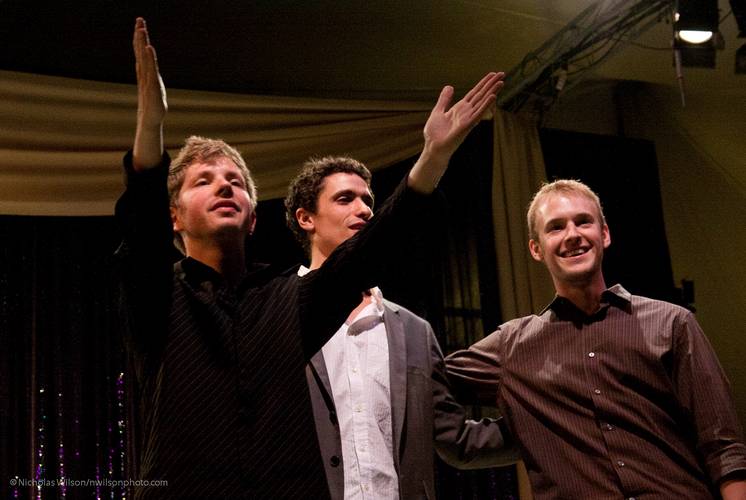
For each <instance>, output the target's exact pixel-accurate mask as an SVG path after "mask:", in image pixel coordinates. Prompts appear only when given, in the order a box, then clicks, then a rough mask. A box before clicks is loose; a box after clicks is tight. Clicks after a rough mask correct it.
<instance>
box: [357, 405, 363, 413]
mask: <svg viewBox="0 0 746 500" xmlns="http://www.w3.org/2000/svg"><path fill="white" fill-rule="evenodd" d="M355 411H356V412H357V413H360V412H361V411H363V406H362V405H357V406H355Z"/></svg>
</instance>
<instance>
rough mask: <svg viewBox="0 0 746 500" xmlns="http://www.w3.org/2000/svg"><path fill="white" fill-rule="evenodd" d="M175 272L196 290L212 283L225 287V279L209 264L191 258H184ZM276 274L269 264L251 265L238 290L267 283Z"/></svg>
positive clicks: (176, 265) (175, 267)
mask: <svg viewBox="0 0 746 500" xmlns="http://www.w3.org/2000/svg"><path fill="white" fill-rule="evenodd" d="M174 272H175V274H176V276H178V277H180V278H181V279H183V280H185V281H187V282H189V283H190V284H191V285H192V286H194V287H196V288H202V287H204V284H206V283H210V284H211V285H210V287H222V286H224V285H225V278H224V277H223V275H222V274H220V273H219V272H217V271H216V270H215V269H213V268H212V267H210V266H208V265H207V264H205V263H203V262H200V261H198V260H197V259H193V258H191V257H184V258H183V259H181V260H180V261H179V262H177V263H176V264H174ZM276 274H277V273H276V270H275V269H274V268H273V267H272V266H270V265H268V264H257V263H252V264H249V265H248V269H247V270H246V274H244V276H243V277H242V278H241V281H240V282H239V285H238V287H237V289H243V288H244V287H247V286H251V285H257V284H259V283H262V282H264V281H267V280H268V279H269V278H271V277H273V276H275V275H276Z"/></svg>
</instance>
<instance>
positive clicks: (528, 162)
mask: <svg viewBox="0 0 746 500" xmlns="http://www.w3.org/2000/svg"><path fill="white" fill-rule="evenodd" d="M494 131H495V132H494V133H495V141H494V147H495V152H494V155H493V162H494V165H493V174H492V175H493V180H492V183H493V184H492V193H493V199H492V212H493V223H494V225H495V248H496V251H497V260H498V263H499V265H498V279H499V289H500V307H501V311H502V316H503V319H505V320H509V319H513V318H517V317H520V316H526V315H528V314H534V313H538V312H539V311H540V310H541V309H542V308H543V307H544V306H546V305H547V304H548V303H549V301H550V300H551V299H552V297H553V296H554V287H553V286H552V281H551V278H550V277H549V274H548V273H547V271H546V269H545V268H544V265H543V264H540V263H537V262H535V261H534V260H533V259H532V258H531V255H530V254H529V252H528V229H527V227H526V210H527V209H528V205H529V203H530V202H531V197H532V196H533V194H534V193H535V192H536V191H537V190H538V189H539V188H540V187H541V184H542V182H544V181H545V180H546V171H545V169H544V156H543V155H542V152H541V144H540V143H539V133H538V129H537V124H536V122H535V121H534V120H532V119H530V118H527V117H524V116H518V115H515V114H511V113H499V114H497V115H496V116H495V127H494Z"/></svg>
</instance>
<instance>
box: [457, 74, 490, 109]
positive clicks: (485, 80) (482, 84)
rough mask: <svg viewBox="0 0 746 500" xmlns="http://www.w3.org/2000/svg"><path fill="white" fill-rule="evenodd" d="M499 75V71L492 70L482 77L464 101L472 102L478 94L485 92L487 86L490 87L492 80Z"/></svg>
mask: <svg viewBox="0 0 746 500" xmlns="http://www.w3.org/2000/svg"><path fill="white" fill-rule="evenodd" d="M496 77H497V73H494V72H490V73H487V74H486V75H484V76H483V77H482V79H481V80H479V82H477V84H476V85H474V87H472V89H471V90H470V91H469V92H467V93H466V95H465V96H464V101H466V102H472V101H473V100H474V99H475V98H477V96H479V95H480V94H481V93H483V92H484V90H485V89H486V88H489V86H490V82H492V81H494V80H495V78H496Z"/></svg>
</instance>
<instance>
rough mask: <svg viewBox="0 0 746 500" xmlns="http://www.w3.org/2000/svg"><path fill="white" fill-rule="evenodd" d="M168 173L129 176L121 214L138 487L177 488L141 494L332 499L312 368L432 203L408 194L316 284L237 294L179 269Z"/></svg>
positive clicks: (265, 274)
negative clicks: (419, 212)
mask: <svg viewBox="0 0 746 500" xmlns="http://www.w3.org/2000/svg"><path fill="white" fill-rule="evenodd" d="M125 165H126V166H129V165H131V155H128V156H127V157H125ZM167 166H168V158H167V157H166V156H164V160H163V164H162V165H161V166H160V167H158V168H155V169H152V170H149V171H146V172H142V173H134V172H132V171H131V166H130V167H129V168H128V174H129V175H128V186H127V190H126V192H125V194H124V195H123V196H122V198H121V199H120V200H119V202H118V203H117V217H118V219H119V222H120V225H121V227H122V230H123V233H124V242H123V244H122V247H121V248H120V250H119V255H120V257H121V262H122V282H123V292H124V293H123V305H124V308H123V309H124V313H125V314H124V316H123V318H124V319H125V321H126V322H127V325H126V331H127V332H128V335H127V337H128V338H127V345H128V348H129V351H130V354H131V358H132V361H133V367H134V373H135V380H133V383H135V384H136V390H135V393H136V394H137V398H138V401H136V402H135V403H136V404H138V405H139V410H140V411H139V416H140V421H139V422H138V423H139V427H140V430H139V432H138V435H139V441H140V442H139V449H140V454H139V456H140V463H139V474H138V476H139V478H140V479H141V480H165V481H167V482H168V485H167V486H145V487H140V488H137V489H136V494H135V496H136V497H138V498H188V497H191V498H260V499H264V498H267V499H275V498H326V497H328V495H329V493H328V487H327V485H326V480H325V475H324V469H323V464H322V462H321V455H320V452H319V446H318V442H317V438H316V432H315V426H314V421H313V413H312V409H311V404H310V399H309V394H308V387H307V385H306V379H305V372H304V368H305V365H306V363H307V361H308V359H310V357H311V356H312V355H313V354H314V353H315V352H316V351H318V350H319V349H320V347H321V346H322V345H323V344H324V342H325V341H326V340H327V339H328V338H329V337H330V336H331V335H332V334H333V333H334V332H335V331H336V329H337V327H338V325H339V324H340V323H341V322H342V321H343V320H344V318H345V317H346V315H347V313H348V312H349V311H350V310H351V309H353V308H354V307H355V306H356V305H357V303H358V302H359V299H360V292H361V291H362V290H365V289H367V288H369V287H370V286H372V285H373V283H374V282H375V281H376V276H375V274H376V273H377V271H378V270H379V269H380V266H379V265H377V264H378V263H380V264H381V265H384V264H385V262H386V259H387V258H391V259H393V258H394V257H395V256H394V255H393V254H395V253H397V248H398V247H397V246H396V245H387V243H388V242H389V241H400V240H401V239H402V238H405V237H406V236H407V235H408V234H411V231H409V230H408V226H409V224H408V222H407V217H405V216H404V215H403V214H406V213H410V211H412V212H413V208H412V207H415V206H417V204H418V203H421V199H422V198H424V197H421V196H419V195H417V194H416V193H413V192H411V191H410V190H408V189H406V187H405V184H404V183H402V186H400V188H399V189H398V190H397V192H396V193H395V194H394V195H392V197H391V198H390V200H389V202H387V203H386V204H384V206H383V207H382V208H381V210H380V211H379V212H378V213H377V215H376V217H375V218H373V219H372V220H371V223H369V224H368V226H367V227H366V228H365V229H364V230H362V231H360V232H359V233H358V235H357V236H356V237H354V238H351V239H350V240H348V242H346V243H345V244H343V245H341V246H340V247H339V249H338V251H336V252H335V253H334V254H333V255H332V256H330V258H329V259H328V260H327V263H326V264H325V265H324V266H322V267H321V269H319V270H318V271H315V272H313V273H310V274H309V275H308V276H306V277H304V278H298V277H297V276H296V275H295V273H294V272H293V270H290V271H288V272H286V273H277V272H276V270H274V269H272V268H268V267H261V266H252V267H251V268H250V269H249V272H248V273H247V274H246V275H245V276H244V277H243V278H242V279H241V280H240V282H239V284H238V285H237V286H231V285H230V284H229V283H227V282H226V281H225V280H224V279H223V278H222V276H221V275H220V274H219V273H217V272H216V271H214V270H213V269H212V268H210V267H208V266H206V265H204V264H202V263H201V262H199V261H196V260H194V259H190V258H186V259H183V260H182V261H180V262H179V263H177V264H176V266H175V267H174V265H173V264H172V255H173V246H172V238H173V233H172V230H171V221H170V218H169V210H168V194H167V190H166V175H167ZM407 207H410V208H407ZM394 213H396V214H397V215H393V214H394ZM392 215H393V216H392ZM397 257H398V256H397Z"/></svg>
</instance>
